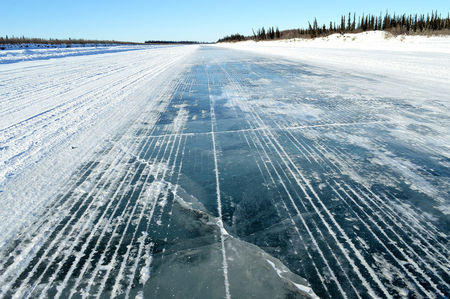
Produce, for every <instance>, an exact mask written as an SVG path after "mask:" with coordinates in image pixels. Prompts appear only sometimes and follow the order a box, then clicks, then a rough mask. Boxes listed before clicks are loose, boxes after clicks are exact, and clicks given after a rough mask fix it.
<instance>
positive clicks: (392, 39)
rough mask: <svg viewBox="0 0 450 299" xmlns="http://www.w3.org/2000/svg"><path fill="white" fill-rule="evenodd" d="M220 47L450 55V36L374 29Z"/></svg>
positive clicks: (246, 42)
mask: <svg viewBox="0 0 450 299" xmlns="http://www.w3.org/2000/svg"><path fill="white" fill-rule="evenodd" d="M219 45H220V46H226V47H233V48H239V49H241V48H247V47H254V46H257V47H283V48H286V47H288V48H298V49H302V48H326V49H329V48H333V49H359V50H382V51H383V50H384V51H408V52H438V53H448V54H450V36H430V37H427V36H419V35H416V36H411V35H399V36H393V35H391V34H390V33H387V32H384V31H370V32H363V33H348V34H343V35H342V34H338V33H336V34H332V35H329V36H327V37H322V38H315V39H300V38H294V39H287V40H277V41H264V42H255V41H245V42H239V43H223V44H219Z"/></svg>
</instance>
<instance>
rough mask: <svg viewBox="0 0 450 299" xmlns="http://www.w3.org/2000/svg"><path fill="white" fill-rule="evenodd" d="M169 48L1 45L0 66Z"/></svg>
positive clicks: (145, 46)
mask: <svg viewBox="0 0 450 299" xmlns="http://www.w3.org/2000/svg"><path fill="white" fill-rule="evenodd" d="M160 47H167V46H155V45H152V46H150V45H142V46H140V45H89V44H88V45H54V46H52V45H51V46H50V47H48V45H43V44H42V45H40V44H25V45H0V48H5V49H3V50H0V64H4V63H14V62H19V61H27V60H38V59H41V60H42V59H50V58H61V57H68V56H80V55H95V54H106V53H116V52H124V51H135V50H144V49H151V48H160Z"/></svg>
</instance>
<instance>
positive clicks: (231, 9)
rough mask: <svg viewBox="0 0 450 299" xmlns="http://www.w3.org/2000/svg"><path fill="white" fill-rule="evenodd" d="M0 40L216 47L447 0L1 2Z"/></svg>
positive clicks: (446, 5)
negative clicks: (237, 36)
mask: <svg viewBox="0 0 450 299" xmlns="http://www.w3.org/2000/svg"><path fill="white" fill-rule="evenodd" d="M0 1H1V2H0V7H1V11H2V12H1V17H0V36H5V35H9V36H11V35H14V36H22V35H25V36H27V37H43V38H69V37H71V38H86V39H115V40H123V41H137V42H142V41H145V40H149V39H153V40H198V41H215V40H217V39H218V38H220V37H222V36H224V35H227V34H232V33H237V32H239V33H241V34H245V35H248V34H251V30H252V28H258V27H261V26H266V27H267V26H275V27H276V26H278V27H279V28H280V30H282V29H290V28H298V27H305V26H307V24H308V21H311V22H312V21H313V20H314V17H317V20H318V22H319V23H326V24H328V23H329V21H336V22H338V21H339V19H340V15H341V14H346V13H348V12H356V13H357V14H361V13H375V14H379V13H380V12H385V11H386V9H388V10H389V11H390V12H397V13H403V12H405V13H416V12H417V13H426V12H430V11H431V10H434V9H437V10H438V11H439V12H441V13H442V14H445V15H447V13H448V12H449V11H450V0H439V1H433V0H420V1H416V0H408V1H405V0H399V1H393V0H390V1H385V0H377V1H361V0H359V1H353V0H352V1H331V0H316V1H301V0H278V1H267V0H251V1H245V0H241V1H238V0H220V1H216V0H208V1H206V0H191V1H180V0H178V1H174V0H161V1H153V0H146V1H144V0H128V1H125V0H122V1H116V0H34V1H33V0H0Z"/></svg>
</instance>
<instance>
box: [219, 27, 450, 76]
mask: <svg viewBox="0 0 450 299" xmlns="http://www.w3.org/2000/svg"><path fill="white" fill-rule="evenodd" d="M215 46H216V47H224V48H231V49H236V50H244V51H251V52H256V53H259V54H267V55H276V56H281V57H283V58H288V59H294V60H297V61H301V62H303V63H308V64H314V65H321V66H327V67H332V68H340V69H351V70H353V71H355V70H357V71H363V72H365V71H368V70H370V72H372V73H378V74H380V75H383V76H384V75H386V74H387V73H390V74H392V73H394V72H395V73H396V74H399V75H400V76H402V75H405V76H403V77H409V78H414V79H421V80H428V79H430V80H432V81H435V82H436V81H439V82H440V83H439V84H443V83H445V82H446V83H448V82H449V81H448V80H450V72H449V70H450V37H449V36H432V37H426V36H397V37H394V36H392V35H390V34H388V33H385V32H383V31H372V32H364V33H357V34H345V35H341V34H333V35H330V36H328V37H324V38H316V39H290V40H278V41H264V42H254V41H245V42H238V43H221V44H217V45H215Z"/></svg>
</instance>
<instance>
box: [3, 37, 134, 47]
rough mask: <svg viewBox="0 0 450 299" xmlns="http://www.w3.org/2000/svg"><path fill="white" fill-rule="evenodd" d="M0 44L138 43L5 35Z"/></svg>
mask: <svg viewBox="0 0 450 299" xmlns="http://www.w3.org/2000/svg"><path fill="white" fill-rule="evenodd" d="M0 44H3V45H6V44H42V45H62V44H66V45H71V44H72V45H75V44H81V45H86V44H105V45H110V44H118V45H132V44H139V43H133V42H121V41H115V40H90V39H81V38H79V39H71V38H69V39H52V38H50V39H44V38H30V37H25V36H21V37H14V36H11V37H8V35H6V36H5V37H3V36H0Z"/></svg>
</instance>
